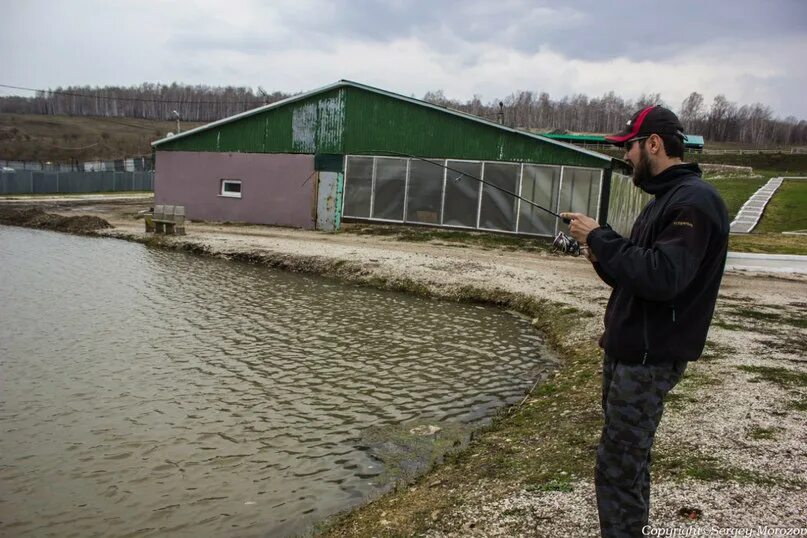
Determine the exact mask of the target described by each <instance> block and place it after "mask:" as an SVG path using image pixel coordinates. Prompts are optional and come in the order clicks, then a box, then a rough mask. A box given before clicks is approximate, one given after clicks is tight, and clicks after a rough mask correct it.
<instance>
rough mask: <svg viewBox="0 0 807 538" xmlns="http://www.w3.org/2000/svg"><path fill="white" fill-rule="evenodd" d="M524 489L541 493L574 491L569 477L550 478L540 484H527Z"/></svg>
mask: <svg viewBox="0 0 807 538" xmlns="http://www.w3.org/2000/svg"><path fill="white" fill-rule="evenodd" d="M524 489H526V490H527V491H528V492H530V493H542V492H546V491H561V492H564V493H571V492H572V491H574V487H573V486H572V478H571V477H563V478H556V479H553V480H550V481H549V482H544V483H540V484H528V485H527V487H526V488H524Z"/></svg>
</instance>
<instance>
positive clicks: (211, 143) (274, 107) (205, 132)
mask: <svg viewBox="0 0 807 538" xmlns="http://www.w3.org/2000/svg"><path fill="white" fill-rule="evenodd" d="M345 88H356V89H359V90H363V91H365V92H370V93H371V94H375V95H379V96H385V97H388V98H391V99H394V100H397V101H400V102H404V103H408V104H410V105H416V106H417V107H420V108H421V109H423V110H426V109H431V110H434V111H439V112H441V113H443V114H448V115H450V116H453V117H458V118H462V119H464V120H469V121H471V122H474V123H475V124H477V125H478V126H480V127H481V126H486V127H487V128H494V129H495V130H497V131H498V132H500V133H502V135H503V136H504V135H506V134H508V133H509V135H508V136H512V135H517V137H518V138H519V139H520V140H522V141H524V142H525V143H526V141H527V140H533V141H535V142H542V143H544V144H547V143H548V144H550V145H551V146H554V147H556V148H557V150H559V151H560V152H569V151H571V152H574V153H576V154H578V156H579V159H586V158H588V159H595V160H596V161H605V162H606V163H609V162H610V161H611V158H610V157H609V156H607V155H602V154H600V153H597V152H594V151H590V150H587V149H584V148H580V147H578V146H574V145H572V144H567V143H565V142H562V141H559V140H552V139H551V138H548V137H545V136H542V135H538V134H535V133H529V132H526V131H520V130H517V129H512V128H510V127H505V126H503V125H500V124H498V123H494V122H492V121H488V120H485V119H482V118H479V117H477V116H473V115H471V114H466V113H464V112H459V111H457V110H452V109H449V108H446V107H442V106H439V105H435V104H432V103H428V102H426V101H421V100H419V99H414V98H412V97H406V96H404V95H400V94H396V93H392V92H388V91H385V90H381V89H378V88H373V87H371V86H366V85H364V84H359V83H357V82H352V81H349V80H341V81H339V82H336V83H334V84H330V85H328V86H324V87H322V88H319V89H316V90H313V91H310V92H307V93H303V94H300V95H295V96H293V97H290V98H288V99H284V100H282V101H278V102H276V103H272V104H270V105H265V106H262V107H258V108H255V109H252V110H248V111H246V112H242V113H240V114H236V115H234V116H230V117H228V118H224V119H221V120H218V121H214V122H212V123H208V124H207V125H203V126H201V127H197V128H196V129H191V130H190V131H186V132H184V133H180V134H177V135H174V136H172V137H169V138H163V139H161V140H157V141H156V142H152V146H153V147H155V148H158V147H159V146H161V145H163V144H167V143H171V144H170V145H171V146H173V147H174V148H177V149H179V148H182V147H183V146H185V144H184V143H183V142H184V140H183V139H187V138H189V137H198V136H201V137H202V138H204V139H205V145H206V146H208V147H211V148H213V147H215V148H217V150H219V151H237V150H238V149H237V148H235V147H233V145H232V144H236V145H238V144H241V143H242V142H243V144H245V145H247V146H249V147H259V146H260V145H261V141H259V140H258V138H260V137H261V136H262V137H263V139H264V140H269V139H270V138H271V137H272V135H273V134H275V133H272V132H270V129H271V126H270V124H269V122H268V121H266V122H265V125H264V126H263V127H261V126H260V125H257V124H256V125H252V126H251V128H250V131H251V134H249V135H241V136H237V137H232V135H230V137H224V138H227V140H224V141H221V143H219V140H218V137H219V136H220V135H221V133H222V131H221V130H220V129H219V128H220V127H223V126H226V125H228V124H231V123H233V122H237V121H244V120H246V121H247V122H249V123H255V121H250V120H248V118H252V117H254V116H256V115H259V114H263V113H269V112H271V111H277V113H280V112H281V111H280V109H286V108H287V107H288V105H293V104H295V103H297V105H295V106H300V107H303V108H307V107H309V106H313V105H309V103H303V101H306V100H311V99H312V97H315V96H320V95H321V94H328V93H330V94H331V95H332V96H334V97H333V99H344V97H343V96H342V93H343V92H342V91H341V90H343V89H345ZM337 94H338V95H339V97H336V96H337ZM342 104H344V102H343V101H342ZM373 106H378V104H374V105H373ZM305 112H306V111H305V110H297V109H295V110H294V113H295V115H297V114H298V113H300V114H303V113H305ZM311 113H312V114H313V115H316V114H317V113H318V112H317V111H316V110H313V109H312V111H311ZM326 127H327V126H326ZM320 130H321V129H320ZM340 134H341V133H340ZM477 134H478V132H477ZM316 135H317V137H318V138H320V135H322V136H324V135H323V134H322V133H320V132H319V130H317V133H316ZM311 136H314V135H313V134H312V135H311ZM211 137H212V138H211ZM208 138H210V140H207V139H208ZM233 138H237V139H238V140H237V141H235V142H233V141H232V140H233ZM247 138H249V139H248V140H247ZM214 139H215V140H214ZM253 139H254V140H253ZM176 142H179V144H176ZM263 144H264V145H265V142H263ZM510 145H511V146H512V142H511V143H510ZM299 149H301V150H302V149H307V148H299ZM311 149H312V150H313V149H314V148H313V147H312V148H311ZM317 149H319V148H317ZM525 149H526V148H517V151H516V153H523V151H525ZM247 151H248V150H247ZM253 151H254V150H253ZM328 151H329V152H333V151H335V148H328ZM584 156H585V157H584Z"/></svg>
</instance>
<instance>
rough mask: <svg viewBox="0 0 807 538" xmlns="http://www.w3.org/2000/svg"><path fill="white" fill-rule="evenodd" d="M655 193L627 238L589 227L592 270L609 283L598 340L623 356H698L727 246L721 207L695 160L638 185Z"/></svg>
mask: <svg viewBox="0 0 807 538" xmlns="http://www.w3.org/2000/svg"><path fill="white" fill-rule="evenodd" d="M641 188H642V189H643V190H645V191H646V192H648V193H650V194H653V195H655V198H654V199H653V200H651V201H650V202H649V203H648V204H647V205H646V206H645V208H644V209H643V210H642V212H641V214H640V215H639V217H638V218H637V219H636V222H635V223H634V225H633V230H632V231H631V234H630V238H629V239H627V238H624V237H622V236H620V235H619V234H618V233H616V232H615V231H613V230H612V229H610V228H609V227H607V226H605V227H600V228H597V229H595V230H592V231H591V233H590V234H589V236H588V241H587V242H588V245H589V247H590V249H591V252H592V253H593V254H594V255H595V256H596V258H597V262H596V263H594V269H595V270H596V271H597V274H598V275H600V278H602V280H603V281H604V282H605V283H607V284H608V285H609V286H611V287H612V288H614V289H613V291H612V293H611V298H610V299H609V301H608V307H607V308H606V311H605V333H604V334H603V337H602V338H601V340H600V345H601V346H602V347H603V349H605V352H606V353H607V354H608V355H609V356H611V357H613V358H615V359H617V360H621V361H625V362H641V363H653V364H658V363H667V362H673V361H680V360H687V361H691V360H696V359H697V358H698V357H700V355H701V353H702V352H703V346H704V344H705V343H706V333H707V332H708V330H709V324H710V323H711V320H712V314H713V313H714V308H715V301H716V300H717V292H718V288H719V287H720V280H721V278H722V277H723V267H724V266H725V263H726V251H727V249H728V234H729V223H728V214H727V211H726V206H725V204H724V203H723V200H722V199H721V198H720V195H719V194H718V193H717V191H716V190H715V189H714V187H712V186H711V185H709V184H708V183H706V182H705V181H703V180H702V179H701V177H700V168H699V167H698V165H697V164H681V165H676V166H672V167H670V168H668V169H666V170H664V171H663V172H661V173H660V174H658V175H657V176H655V177H653V178H652V179H650V180H648V181H647V182H646V184H643V185H641Z"/></svg>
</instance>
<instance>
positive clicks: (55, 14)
mask: <svg viewBox="0 0 807 538" xmlns="http://www.w3.org/2000/svg"><path fill="white" fill-rule="evenodd" d="M2 3H3V7H2V16H1V17H0V84H10V85H16V86H25V87H33V88H55V87H56V86H66V85H84V84H89V85H99V86H103V85H136V84H140V83H142V82H161V83H171V82H174V81H177V82H180V83H188V84H208V85H212V86H218V85H235V86H251V87H253V88H257V86H258V85H260V86H262V87H263V88H265V89H266V90H269V91H273V90H280V91H284V92H298V91H307V90H311V89H314V88H317V87H320V86H324V85H326V84H329V83H331V82H335V81H337V80H339V79H343V78H344V79H350V80H354V81H357V82H361V83H364V84H369V85H372V86H377V87H380V88H383V89H386V90H390V91H394V92H398V93H402V94H405V95H415V96H416V97H422V96H423V94H424V93H425V92H426V91H428V90H439V89H442V90H443V91H444V92H445V95H446V96H447V97H450V98H454V99H460V100H466V99H469V98H471V97H472V96H474V95H478V96H480V98H481V99H482V100H483V101H485V102H488V101H490V100H492V99H494V98H501V97H505V96H506V95H508V94H510V93H512V92H514V91H517V90H532V91H535V92H541V91H546V92H548V93H549V94H550V96H551V97H552V98H553V99H559V98H560V97H562V96H564V95H572V94H574V93H585V94H587V95H589V96H599V95H602V94H603V93H605V92H607V91H609V90H614V91H615V92H616V93H617V94H619V95H621V96H622V97H625V98H630V99H635V98H637V97H638V96H639V95H641V94H642V93H651V92H652V93H655V92H658V93H661V95H662V98H663V99H664V101H665V102H666V103H667V104H668V105H669V106H671V107H672V108H673V109H674V110H678V109H679V108H680V105H681V101H682V100H683V99H684V98H685V97H686V96H687V95H688V94H689V93H690V92H692V91H699V92H701V93H703V94H704V96H705V98H706V102H707V104H709V103H711V101H712V99H713V98H714V96H715V95H717V94H720V93H722V94H725V95H726V96H727V97H728V98H729V99H730V100H732V101H735V102H738V103H739V104H751V103H754V102H762V103H764V104H767V105H770V106H771V107H772V108H773V110H774V112H775V113H776V114H777V115H779V116H780V117H785V116H789V115H793V116H796V117H798V118H803V119H807V99H806V98H805V93H806V92H805V90H806V89H807V59H805V56H807V1H804V0H766V1H763V0H759V1H748V0H734V1H709V0H697V1H689V0H675V1H670V0H662V1H655V0H637V1H627V0H626V1H618V0H615V1H603V0H591V1H589V0H579V1H578V0H566V1H562V2H561V1H558V2H542V1H537V0H484V1H478V0H463V1H456V2H455V1H442V0H412V1H404V0H386V1H362V0H266V1H258V0H205V1H200V2H192V1H189V0H186V1H173V0H136V1H135V0H103V1H102V0H97V1H96V0H72V1H69V2H68V1H59V0H53V1H49V0H3V1H2ZM10 93H13V94H24V93H23V92H17V91H10V90H3V89H2V88H0V95H8V94H10Z"/></svg>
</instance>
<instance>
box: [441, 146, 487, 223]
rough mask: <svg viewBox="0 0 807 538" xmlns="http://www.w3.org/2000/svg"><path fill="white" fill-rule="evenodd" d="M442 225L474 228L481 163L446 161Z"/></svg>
mask: <svg viewBox="0 0 807 538" xmlns="http://www.w3.org/2000/svg"><path fill="white" fill-rule="evenodd" d="M446 166H447V167H448V168H449V170H446V173H447V176H446V199H445V208H444V210H443V211H444V213H443V224H449V225H452V226H469V227H471V228H476V213H477V211H478V209H479V179H480V177H481V175H482V163H479V162H462V161H447V162H446Z"/></svg>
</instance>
